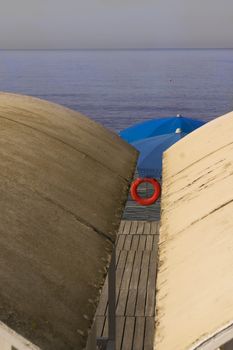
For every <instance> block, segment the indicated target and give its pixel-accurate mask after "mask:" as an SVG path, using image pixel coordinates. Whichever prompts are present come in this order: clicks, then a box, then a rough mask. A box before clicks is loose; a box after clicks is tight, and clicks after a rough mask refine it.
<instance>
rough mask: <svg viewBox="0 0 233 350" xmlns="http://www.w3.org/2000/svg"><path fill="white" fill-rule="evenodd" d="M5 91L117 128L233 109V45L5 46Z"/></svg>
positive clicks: (1, 85)
mask: <svg viewBox="0 0 233 350" xmlns="http://www.w3.org/2000/svg"><path fill="white" fill-rule="evenodd" d="M0 90H2V91H9V92H16V93H23V94H27V95H33V96H37V97H40V98H44V99H47V100H50V101H54V102H58V103H60V104H63V105H65V106H67V107H70V108H73V109H75V110H78V111H80V112H82V113H84V114H85V115H87V116H89V117H90V118H93V119H95V120H97V121H98V122H100V123H102V124H104V125H105V126H107V127H109V128H111V129H113V130H116V131H119V130H121V129H123V128H125V127H127V126H129V125H132V124H134V123H136V122H138V121H142V120H146V119H150V118H159V117H164V116H170V115H176V114H178V113H179V114H182V115H184V116H190V117H193V118H199V119H204V120H210V119H213V118H215V117H217V116H219V115H222V114H224V113H226V112H229V111H231V110H233V50H129V51H127V50H126V51H125V50H122V51H121V50H119V51H118V50H116V51H114V50H113V51H105V50H102V51H91V50H90V51H79V50H77V51H73V50H68V51H0Z"/></svg>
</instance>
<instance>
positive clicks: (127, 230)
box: [123, 220, 132, 235]
mask: <svg viewBox="0 0 233 350" xmlns="http://www.w3.org/2000/svg"><path fill="white" fill-rule="evenodd" d="M131 224H132V221H129V220H128V221H127V220H126V222H125V227H124V231H123V234H124V235H128V234H129V233H130V228H131Z"/></svg>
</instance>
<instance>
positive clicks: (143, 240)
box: [138, 235, 146, 251]
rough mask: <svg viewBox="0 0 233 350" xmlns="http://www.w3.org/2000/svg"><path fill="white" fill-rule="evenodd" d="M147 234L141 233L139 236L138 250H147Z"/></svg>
mask: <svg viewBox="0 0 233 350" xmlns="http://www.w3.org/2000/svg"><path fill="white" fill-rule="evenodd" d="M145 245H146V235H141V236H140V238H139V244H138V250H139V251H140V250H145Z"/></svg>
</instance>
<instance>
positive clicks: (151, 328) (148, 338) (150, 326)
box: [144, 317, 155, 350]
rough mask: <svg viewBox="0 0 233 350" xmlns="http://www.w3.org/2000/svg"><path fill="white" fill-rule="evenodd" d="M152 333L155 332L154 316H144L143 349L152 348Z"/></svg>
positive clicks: (149, 349)
mask: <svg viewBox="0 0 233 350" xmlns="http://www.w3.org/2000/svg"><path fill="white" fill-rule="evenodd" d="M154 334H155V320H154V317H146V328H145V339H144V349H146V350H153V343H154Z"/></svg>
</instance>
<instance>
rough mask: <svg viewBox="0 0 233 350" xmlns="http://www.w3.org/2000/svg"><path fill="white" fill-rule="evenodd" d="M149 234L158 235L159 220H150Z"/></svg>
mask: <svg viewBox="0 0 233 350" xmlns="http://www.w3.org/2000/svg"><path fill="white" fill-rule="evenodd" d="M151 234H152V235H158V234H159V222H158V221H152V222H151Z"/></svg>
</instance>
